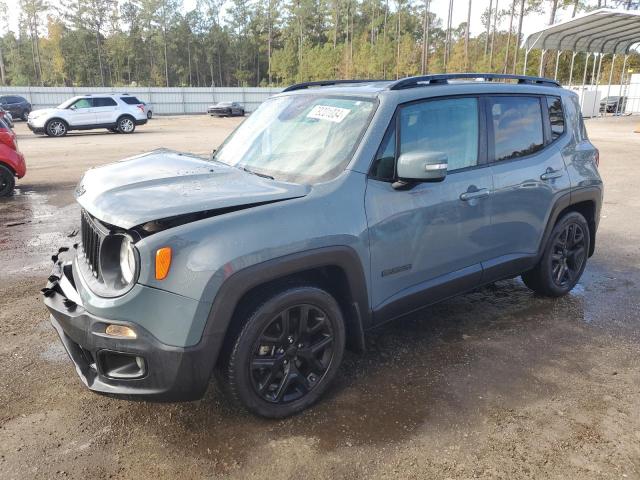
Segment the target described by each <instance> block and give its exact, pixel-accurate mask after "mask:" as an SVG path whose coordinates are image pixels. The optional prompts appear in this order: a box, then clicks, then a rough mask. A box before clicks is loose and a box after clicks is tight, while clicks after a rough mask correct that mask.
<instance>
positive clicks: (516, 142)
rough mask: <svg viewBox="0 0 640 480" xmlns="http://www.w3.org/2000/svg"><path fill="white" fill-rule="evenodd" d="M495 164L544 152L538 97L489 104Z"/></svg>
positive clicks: (492, 100)
mask: <svg viewBox="0 0 640 480" xmlns="http://www.w3.org/2000/svg"><path fill="white" fill-rule="evenodd" d="M489 114H490V115H491V119H490V122H491V124H492V127H493V128H492V129H493V149H494V161H497V162H500V161H503V160H510V159H512V158H519V157H526V156H527V155H531V154H533V153H535V152H537V151H539V150H541V149H543V148H544V133H543V128H542V109H541V107H540V99H539V98H538V97H525V96H521V97H518V96H504V97H492V98H490V100H489Z"/></svg>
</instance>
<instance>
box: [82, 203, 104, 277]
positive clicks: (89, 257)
mask: <svg viewBox="0 0 640 480" xmlns="http://www.w3.org/2000/svg"><path fill="white" fill-rule="evenodd" d="M80 229H81V232H82V253H83V254H84V259H85V261H86V262H87V265H88V266H89V269H90V270H91V272H92V273H93V276H94V277H96V278H98V274H99V264H100V244H101V243H102V234H101V233H100V230H98V228H97V227H96V225H95V224H94V222H93V219H92V218H91V216H90V215H89V214H88V213H87V212H85V211H84V210H83V211H82V215H81V218H80Z"/></svg>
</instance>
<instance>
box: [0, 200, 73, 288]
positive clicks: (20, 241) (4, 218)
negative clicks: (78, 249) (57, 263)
mask: <svg viewBox="0 0 640 480" xmlns="http://www.w3.org/2000/svg"><path fill="white" fill-rule="evenodd" d="M58 193H59V192H58ZM56 195H57V193H56V192H46V191H36V190H30V189H29V190H28V189H25V188H22V189H18V190H17V191H16V193H15V195H14V196H12V197H9V198H7V199H3V200H2V201H0V260H2V262H3V266H4V268H3V270H2V271H0V278H2V277H5V276H7V275H8V276H14V275H16V274H19V273H29V274H30V273H38V274H43V275H46V273H47V272H48V269H49V267H50V258H51V255H53V254H54V253H56V251H57V250H58V248H59V247H61V246H70V245H72V244H73V243H74V242H75V241H76V240H74V239H72V238H68V235H69V234H71V233H72V232H73V231H74V230H77V225H78V224H79V218H80V217H79V215H80V214H79V206H78V205H77V204H76V203H75V202H71V203H68V202H66V203H65V205H64V206H56V205H54V204H52V203H51V197H52V196H53V197H55V196H56Z"/></svg>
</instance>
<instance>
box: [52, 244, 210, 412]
mask: <svg viewBox="0 0 640 480" xmlns="http://www.w3.org/2000/svg"><path fill="white" fill-rule="evenodd" d="M42 292H43V294H44V297H45V298H44V303H45V305H46V307H47V308H48V309H49V312H50V313H51V324H52V325H53V327H54V328H55V330H56V331H57V332H58V335H59V336H60V340H61V341H62V343H63V345H64V347H65V349H66V350H67V353H68V354H69V357H70V358H71V360H72V361H73V363H74V365H75V368H76V371H77V373H78V375H79V376H80V378H81V380H82V382H83V383H84V384H85V385H86V386H87V387H88V388H89V389H91V390H93V391H95V392H99V393H103V394H113V395H124V396H134V397H141V398H144V399H150V400H158V401H184V400H196V399H199V398H201V397H202V396H203V395H204V393H205V391H206V389H207V386H208V384H209V380H210V377H211V373H212V370H213V366H214V362H215V356H213V355H210V354H209V352H208V348H207V342H204V341H203V342H200V343H199V344H198V345H195V346H193V347H175V346H170V345H166V344H164V343H162V342H160V341H159V340H157V339H156V338H155V337H154V336H153V335H151V334H150V333H149V332H148V331H147V330H145V329H144V328H142V327H141V326H140V325H137V324H134V323H132V322H123V321H118V320H112V319H106V318H100V317H98V316H95V315H93V314H91V313H89V312H88V311H87V310H86V309H85V308H84V307H83V305H82V301H81V298H80V295H79V294H78V291H77V289H76V286H75V282H74V278H73V272H72V264H71V263H70V262H69V263H63V262H62V261H60V260H58V258H57V256H54V268H53V271H52V272H51V275H50V276H49V280H48V283H47V286H46V287H45V288H44V289H42ZM109 325H118V326H124V327H129V328H130V329H132V330H133V331H134V332H135V338H131V337H127V338H124V337H115V336H111V335H108V334H107V331H106V329H107V326H109Z"/></svg>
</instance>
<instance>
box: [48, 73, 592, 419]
mask: <svg viewBox="0 0 640 480" xmlns="http://www.w3.org/2000/svg"><path fill="white" fill-rule="evenodd" d="M478 77H480V78H484V79H485V80H486V81H476V79H477V78H478ZM460 78H463V79H466V80H467V81H466V82H457V83H453V82H452V83H449V81H450V80H456V79H460ZM496 80H509V81H517V82H518V83H517V84H512V83H507V82H504V83H498V82H496ZM319 84H320V86H319ZM312 87H316V88H312ZM206 134H207V133H206V132H203V135H206ZM598 161H599V153H598V150H597V149H596V148H595V147H594V145H593V144H592V143H591V142H590V141H589V138H588V137H587V132H586V130H585V127H584V124H583V122H582V116H581V113H580V105H579V103H578V96H577V95H576V94H575V93H574V92H572V91H571V90H567V89H564V88H562V87H561V86H560V84H558V83H557V82H555V81H554V80H549V79H544V78H537V77H524V76H515V75H496V74H451V75H427V76H422V77H413V78H405V79H401V80H396V81H361V82H359V83H356V82H355V81H353V80H352V81H348V80H345V81H342V82H341V81H327V82H309V83H304V84H299V85H293V86H291V87H289V88H287V89H285V90H284V91H283V92H282V93H280V94H278V95H276V96H275V97H272V98H270V99H269V100H267V101H265V102H264V103H262V104H261V105H260V106H259V107H258V109H257V110H256V111H255V112H253V113H252V114H251V116H250V117H249V118H248V119H247V120H246V121H244V122H242V125H240V126H239V127H238V128H237V129H236V130H235V132H234V133H233V134H232V135H231V136H230V137H229V138H228V139H227V140H226V141H225V143H224V144H223V145H222V147H221V148H220V149H219V150H217V152H216V153H215V155H213V156H212V157H211V158H210V159H209V160H207V159H204V158H202V157H197V156H193V155H188V154H181V153H178V152H172V151H168V150H157V151H155V152H151V153H148V154H146V155H138V156H135V157H133V158H131V159H129V160H127V161H121V162H115V163H111V164H108V165H103V166H101V167H99V168H92V169H90V170H89V171H87V172H86V173H85V174H84V177H83V178H82V180H80V182H79V184H78V187H77V188H76V192H75V194H76V199H77V201H78V203H79V204H80V207H81V208H82V210H81V216H80V218H79V219H78V223H79V225H80V227H79V230H80V238H81V241H80V242H79V243H76V244H75V245H74V246H73V247H72V248H71V252H70V253H69V254H67V255H70V256H72V257H73V259H72V260H71V259H70V258H68V257H66V258H63V257H59V256H58V255H54V256H53V261H54V268H53V271H52V273H51V275H50V276H49V277H48V279H47V284H46V287H45V288H44V289H43V294H44V296H45V304H46V306H47V307H48V309H49V311H50V313H51V322H52V324H53V327H54V328H55V329H56V331H57V332H58V334H59V336H60V339H61V340H62V343H63V344H64V346H65V347H66V349H67V351H68V353H69V356H70V357H71V359H72V361H73V362H74V364H75V369H76V371H77V373H78V374H79V375H80V378H81V379H82V381H83V382H84V383H85V385H86V386H87V387H88V388H90V389H91V390H94V391H97V392H103V393H107V394H109V395H121V396H124V397H127V398H130V397H131V396H139V397H140V396H141V397H143V398H152V399H157V400H159V399H162V400H193V399H197V398H200V397H202V395H203V394H204V392H205V390H206V389H207V387H208V386H209V381H210V378H211V376H212V375H213V373H214V369H215V370H216V371H217V373H218V376H219V377H220V379H221V380H222V381H224V382H226V384H227V386H228V387H229V388H228V391H229V393H230V394H231V395H233V397H234V398H235V399H236V400H237V401H238V402H240V403H241V404H243V405H244V406H245V407H246V408H247V409H249V410H250V411H252V412H254V413H256V414H258V415H263V416H266V417H284V416H287V415H291V414H293V413H296V412H299V411H301V410H302V409H304V408H306V407H308V406H309V405H311V404H312V403H313V402H315V401H316V400H317V399H318V398H319V397H320V396H321V395H322V393H323V392H324V391H326V389H327V388H328V386H329V384H330V383H331V381H332V380H333V379H334V378H335V376H336V374H337V372H338V369H339V368H340V363H341V361H342V358H343V355H344V351H345V348H350V349H353V350H356V351H357V350H362V349H363V348H364V347H365V345H366V342H365V340H364V337H365V335H366V334H367V331H369V330H371V329H373V328H376V327H378V326H380V325H382V324H384V323H385V322H387V321H389V320H392V319H395V318H398V317H400V316H402V315H405V314H407V313H410V312H413V311H416V310H417V309H419V308H422V307H424V306H426V305H430V304H433V303H435V302H438V301H441V300H444V299H447V298H450V297H452V296H454V295H457V294H461V293H464V292H468V291H469V290H472V289H475V288H477V287H479V286H481V285H486V284H490V283H493V282H495V281H497V280H501V279H506V278H514V277H517V276H519V275H521V276H522V279H523V281H524V283H525V285H527V286H528V287H529V288H531V289H532V290H533V291H534V292H537V293H538V294H540V295H544V296H548V297H561V296H563V295H566V294H567V293H569V292H570V291H571V290H572V289H573V287H574V286H575V285H576V284H577V283H578V281H579V280H580V277H581V276H582V273H583V272H584V270H585V267H586V266H587V260H588V258H589V257H590V256H591V255H592V254H593V252H594V248H595V245H596V238H597V237H596V231H597V227H598V220H599V218H600V207H601V205H602V189H603V187H602V180H601V179H600V175H599V173H598ZM64 251H65V249H64V248H63V249H61V250H60V252H64ZM504 294H505V295H508V292H505V293H504ZM431 313H433V311H432V312H431ZM349 364H350V365H353V363H352V362H349ZM429 367H430V366H429V363H428V360H426V361H425V365H424V372H423V374H424V375H425V376H429V375H432V374H433V372H430V371H429ZM347 368H348V367H347ZM404 373H405V372H404V371H403V370H402V368H399V370H398V371H397V372H396V374H397V376H398V378H402V377H403V375H404ZM495 374H496V375H499V374H500V371H499V368H498V369H497V370H496V372H495ZM50 380H54V379H50ZM424 401H425V402H428V401H429V396H428V395H425V399H424Z"/></svg>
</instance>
